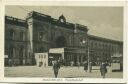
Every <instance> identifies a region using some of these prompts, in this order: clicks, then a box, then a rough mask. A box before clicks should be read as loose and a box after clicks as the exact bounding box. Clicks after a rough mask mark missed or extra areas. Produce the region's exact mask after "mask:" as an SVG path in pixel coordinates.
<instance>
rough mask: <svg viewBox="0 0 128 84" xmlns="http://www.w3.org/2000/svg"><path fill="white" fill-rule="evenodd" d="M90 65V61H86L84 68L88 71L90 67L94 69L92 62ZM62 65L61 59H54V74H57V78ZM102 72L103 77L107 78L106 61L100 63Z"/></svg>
mask: <svg viewBox="0 0 128 84" xmlns="http://www.w3.org/2000/svg"><path fill="white" fill-rule="evenodd" d="M89 63H90V65H89V67H88V62H87V61H85V62H84V64H83V66H84V70H85V71H86V72H87V70H88V68H89V72H91V70H92V63H91V62H89ZM60 66H61V63H60V61H59V60H54V61H53V70H54V75H55V78H57V76H58V71H59V69H60ZM100 73H101V76H102V77H103V78H105V75H106V73H107V64H106V63H105V62H102V63H101V65H100Z"/></svg>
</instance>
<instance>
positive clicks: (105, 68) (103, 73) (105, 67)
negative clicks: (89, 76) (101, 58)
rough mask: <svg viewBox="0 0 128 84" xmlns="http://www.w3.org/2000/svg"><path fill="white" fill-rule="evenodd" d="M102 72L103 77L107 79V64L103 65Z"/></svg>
mask: <svg viewBox="0 0 128 84" xmlns="http://www.w3.org/2000/svg"><path fill="white" fill-rule="evenodd" d="M100 72H101V76H102V77H103V78H105V75H106V73H107V65H106V63H104V62H102V63H101V66H100Z"/></svg>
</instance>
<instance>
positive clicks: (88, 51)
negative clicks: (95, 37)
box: [82, 39, 91, 72]
mask: <svg viewBox="0 0 128 84" xmlns="http://www.w3.org/2000/svg"><path fill="white" fill-rule="evenodd" d="M82 43H83V44H85V43H87V53H88V72H91V69H90V67H91V66H90V49H89V43H88V39H87V40H86V41H85V39H83V41H82ZM85 51H86V49H85Z"/></svg>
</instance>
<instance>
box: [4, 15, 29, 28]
mask: <svg viewBox="0 0 128 84" xmlns="http://www.w3.org/2000/svg"><path fill="white" fill-rule="evenodd" d="M5 23H7V24H12V25H18V26H23V27H26V28H27V22H26V20H22V19H18V18H15V17H12V16H5Z"/></svg>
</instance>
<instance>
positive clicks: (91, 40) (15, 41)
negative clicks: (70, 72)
mask: <svg viewBox="0 0 128 84" xmlns="http://www.w3.org/2000/svg"><path fill="white" fill-rule="evenodd" d="M87 32H88V28H87V26H84V25H80V24H73V23H69V22H67V21H66V18H65V17H64V16H63V15H61V16H60V17H59V18H58V19H54V18H52V17H51V16H48V15H44V14H41V13H38V12H35V11H33V12H31V13H29V14H28V16H27V18H26V20H20V19H17V18H14V17H9V16H5V55H6V57H5V64H6V65H8V64H9V63H10V62H11V63H12V64H14V65H31V64H32V65H33V64H35V57H34V54H35V53H45V52H48V53H50V49H53V50H55V49H58V48H63V50H64V52H63V53H62V52H61V55H63V59H64V60H65V65H69V64H70V62H71V61H73V62H74V63H75V65H76V64H77V62H80V63H81V64H82V63H83V62H84V61H85V60H87V59H88V55H89V56H90V60H91V61H95V64H98V62H101V61H103V60H105V61H107V60H110V59H111V56H113V55H114V54H121V55H122V56H123V42H120V41H115V40H110V39H105V38H101V37H97V36H92V35H88V34H87ZM54 54H55V55H56V53H54ZM51 55H53V53H52V54H51Z"/></svg>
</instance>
